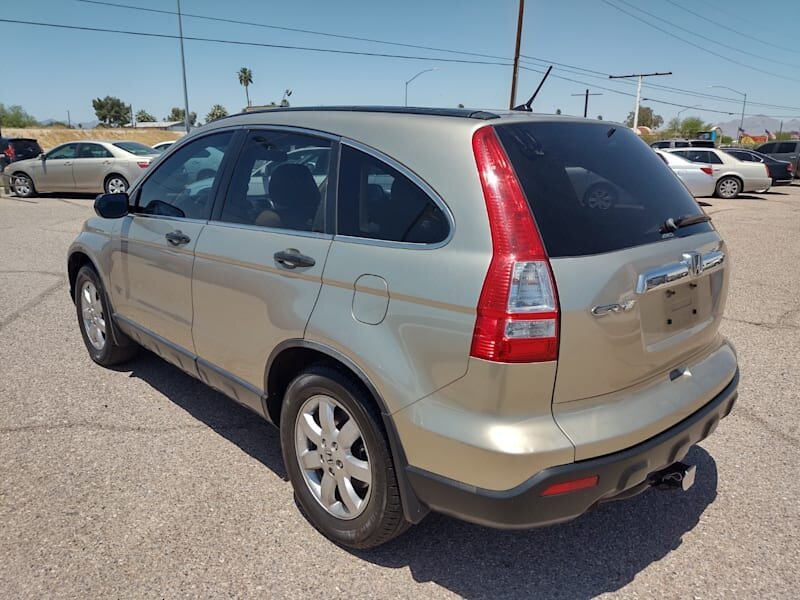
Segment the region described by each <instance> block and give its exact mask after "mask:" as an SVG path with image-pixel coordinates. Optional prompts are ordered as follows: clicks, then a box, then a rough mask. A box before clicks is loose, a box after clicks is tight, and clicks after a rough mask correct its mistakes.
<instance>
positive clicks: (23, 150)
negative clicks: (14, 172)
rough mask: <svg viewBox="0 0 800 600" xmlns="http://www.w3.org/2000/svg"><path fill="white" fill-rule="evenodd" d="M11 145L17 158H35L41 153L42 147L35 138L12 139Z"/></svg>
mask: <svg viewBox="0 0 800 600" xmlns="http://www.w3.org/2000/svg"><path fill="white" fill-rule="evenodd" d="M11 145H12V146H13V147H14V154H16V157H17V160H24V159H26V158H35V157H37V156H39V155H40V154H41V153H42V148H41V146H39V143H38V142H36V140H12V141H11Z"/></svg>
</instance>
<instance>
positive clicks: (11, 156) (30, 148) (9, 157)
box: [0, 137, 42, 190]
mask: <svg viewBox="0 0 800 600" xmlns="http://www.w3.org/2000/svg"><path fill="white" fill-rule="evenodd" d="M41 153H42V147H41V146H40V145H39V142H37V141H36V140H35V139H33V138H9V137H0V187H3V188H5V189H6V190H9V189H10V187H11V186H10V183H9V182H10V178H9V177H8V174H6V173H5V169H6V167H7V166H8V165H10V164H11V163H13V162H16V161H18V160H25V159H26V158H33V157H35V156H39V155H40V154H41Z"/></svg>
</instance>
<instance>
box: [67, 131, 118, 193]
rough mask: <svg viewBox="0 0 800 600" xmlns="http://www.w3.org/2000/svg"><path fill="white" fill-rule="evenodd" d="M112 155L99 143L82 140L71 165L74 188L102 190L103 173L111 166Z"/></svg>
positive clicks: (79, 190)
mask: <svg viewBox="0 0 800 600" xmlns="http://www.w3.org/2000/svg"><path fill="white" fill-rule="evenodd" d="M113 158H114V155H113V154H111V152H110V151H109V150H107V149H106V148H104V147H103V146H102V145H100V144H95V143H86V142H83V143H81V144H80V145H79V146H78V154H77V156H76V157H75V160H74V162H73V165H72V176H73V178H74V179H75V190H76V191H78V192H94V191H102V189H103V180H104V178H105V174H106V173H107V172H108V170H109V168H110V167H111V161H112V159H113Z"/></svg>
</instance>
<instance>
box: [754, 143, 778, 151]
mask: <svg viewBox="0 0 800 600" xmlns="http://www.w3.org/2000/svg"><path fill="white" fill-rule="evenodd" d="M775 146H777V144H764V145H763V146H759V147H758V151H759V152H775Z"/></svg>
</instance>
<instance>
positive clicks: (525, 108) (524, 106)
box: [511, 65, 553, 112]
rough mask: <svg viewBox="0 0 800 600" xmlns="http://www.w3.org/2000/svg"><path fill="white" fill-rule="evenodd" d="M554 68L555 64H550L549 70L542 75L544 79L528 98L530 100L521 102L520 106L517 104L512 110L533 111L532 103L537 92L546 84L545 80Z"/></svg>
mask: <svg viewBox="0 0 800 600" xmlns="http://www.w3.org/2000/svg"><path fill="white" fill-rule="evenodd" d="M552 70H553V65H550V66H549V67H547V72H546V73H545V74H544V77H542V80H541V81H540V82H539V87H537V88H536V91H535V92H533V96H531V97H530V98H528V101H527V102H526V103H525V104H520V105H519V106H515V107H514V108H512V109H511V110H521V111H523V112H533V109H532V108H531V105H532V104H533V100H534V99H535V98H536V94H538V93H539V90H540V89H542V86H543V85H544V82H545V80H546V79H547V76H548V75H550V71H552Z"/></svg>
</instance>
